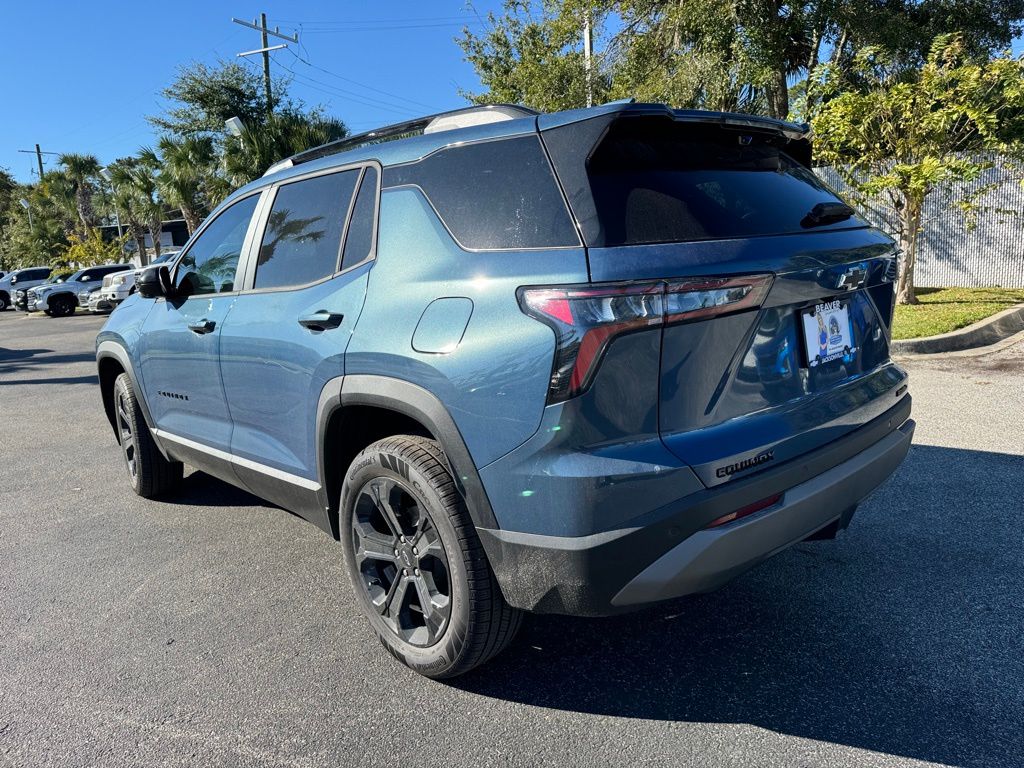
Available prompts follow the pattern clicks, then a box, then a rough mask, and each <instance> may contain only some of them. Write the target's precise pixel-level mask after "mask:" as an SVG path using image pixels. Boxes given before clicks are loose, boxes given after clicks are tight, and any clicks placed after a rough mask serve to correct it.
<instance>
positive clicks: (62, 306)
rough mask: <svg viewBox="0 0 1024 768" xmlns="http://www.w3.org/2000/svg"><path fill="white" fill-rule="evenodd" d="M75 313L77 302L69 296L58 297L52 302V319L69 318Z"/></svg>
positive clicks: (50, 312)
mask: <svg viewBox="0 0 1024 768" xmlns="http://www.w3.org/2000/svg"><path fill="white" fill-rule="evenodd" d="M74 313H75V302H74V299H71V298H69V297H67V296H56V297H54V298H53V299H52V300H51V301H50V309H49V314H50V315H51V316H52V317H67V316H68V315H73V314H74Z"/></svg>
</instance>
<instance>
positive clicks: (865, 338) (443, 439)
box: [97, 103, 914, 677]
mask: <svg viewBox="0 0 1024 768" xmlns="http://www.w3.org/2000/svg"><path fill="white" fill-rule="evenodd" d="M810 165H811V146H810V142H809V136H808V134H807V130H806V127H805V126H798V125H794V124H791V123H785V122H779V121H776V120H770V119H766V118H758V117H751V116H745V115H732V114H721V113H709V112H691V111H679V110H672V109H670V108H667V107H664V106H661V105H652V104H634V103H615V104H608V105H604V106H600V107H595V108H591V109H585V110H577V111H570V112H561V113H555V114H538V113H536V112H533V111H531V110H528V109H525V108H522V107H517V106H504V105H497V106H490V107H474V108H469V109H465V110H459V111H456V112H451V113H446V114H442V115H436V116H431V117H426V118H422V119H420V120H416V121H411V122H408V123H403V124H401V125H397V126H391V127H388V128H384V129H380V130H377V131H374V132H372V133H370V134H364V135H361V136H355V137H350V138H346V139H343V140H340V141H338V142H335V143H333V144H328V145H325V146H323V147H319V148H316V149H313V150H310V151H308V152H305V153H302V154H300V155H297V156H295V157H293V158H290V159H289V160H286V161H284V162H283V163H279V164H278V165H276V166H274V167H273V168H271V169H270V171H268V172H267V174H266V175H265V176H264V177H263V178H261V179H259V180H258V181H256V182H253V183H251V184H249V185H248V186H246V187H244V188H242V189H240V190H238V191H237V192H235V193H234V194H232V195H231V196H230V197H229V198H228V199H227V200H225V201H224V202H223V203H222V204H221V205H220V206H219V207H218V208H217V209H216V210H215V211H214V212H213V213H212V214H211V216H210V217H209V218H208V219H207V221H206V222H205V223H204V224H203V226H202V227H201V228H200V229H199V230H198V231H197V232H196V233H195V234H194V235H193V237H192V238H191V240H190V241H189V243H188V244H187V245H186V246H185V248H184V250H183V251H182V253H181V254H180V255H179V256H178V257H177V259H176V260H174V262H173V263H171V264H170V265H161V266H158V267H153V268H150V269H148V270H146V271H144V272H142V273H141V274H140V276H139V279H138V283H137V284H138V289H139V290H138V293H137V294H136V295H133V296H131V297H130V298H129V299H128V300H126V301H125V302H124V303H123V304H122V305H121V306H120V307H119V308H118V309H117V311H116V312H114V313H113V315H112V316H111V318H110V320H109V321H108V322H107V324H106V326H105V327H104V329H103V330H102V332H101V333H100V334H99V336H98V338H97V359H98V365H99V380H100V387H101V390H102V399H103V405H104V408H105V409H106V413H107V417H108V418H109V420H110V423H111V425H112V426H113V428H114V432H115V434H116V436H117V439H118V442H119V444H120V446H121V449H122V453H123V456H124V462H125V465H126V467H127V470H128V476H129V478H130V480H131V483H132V486H133V488H134V489H135V491H136V492H137V493H138V494H140V495H142V496H145V497H151V496H157V495H159V494H164V493H169V492H171V491H173V489H174V487H175V485H176V484H177V483H178V482H179V481H180V480H181V478H182V465H183V464H189V465H191V466H192V467H195V468H197V469H200V470H202V471H204V472H207V473H209V474H212V475H215V476H216V477H219V478H222V479H223V480H226V481H227V482H229V483H232V484H234V485H237V486H239V487H242V488H245V489H247V490H249V491H251V492H252V493H254V494H257V495H258V496H261V497H263V498H265V499H268V500H269V501H271V502H273V503H275V504H278V505H280V506H282V507H284V508H285V509H288V510H290V511H292V512H294V513H296V514H298V515H301V516H302V517H304V518H306V519H307V520H309V521H311V522H312V523H314V524H315V525H317V526H319V527H320V528H322V529H323V530H324V531H325V532H326V533H327V534H328V535H330V536H332V537H334V538H335V539H337V540H339V541H340V542H341V545H342V548H343V549H344V552H345V560H346V563H347V568H348V573H349V575H350V577H351V580H352V583H353V585H354V588H355V592H356V595H357V598H358V603H359V604H360V606H361V608H362V610H363V611H364V612H365V613H366V615H367V617H368V618H369V621H370V624H371V625H372V627H373V629H374V630H375V632H376V633H377V635H378V636H379V637H380V639H381V640H382V642H383V644H384V645H385V647H386V648H387V649H388V650H389V651H390V652H391V653H392V654H394V655H395V656H396V657H397V658H398V659H400V660H401V661H402V662H404V663H405V664H407V665H408V666H410V667H411V668H413V669H415V670H417V671H418V672H420V673H422V674H424V675H428V676H431V677H451V676H454V675H457V674H460V673H462V672H465V671H467V670H469V669H471V668H473V667H475V666H476V665H478V664H481V663H483V662H485V661H487V660H488V659H489V658H491V657H493V656H494V655H495V654H497V653H498V652H500V651H501V650H502V649H503V648H504V647H506V646H507V645H508V644H509V642H510V641H511V640H512V638H513V636H514V634H515V632H516V630H517V628H518V627H519V624H520V621H521V617H522V615H523V612H524V611H538V612H549V613H564V614H574V615H585V616H599V615H607V614H611V613H615V612H618V611H625V610H629V609H633V608H637V607H639V606H644V605H648V604H650V603H653V602H655V601H660V600H665V599H668V598H675V597H679V596H682V595H689V594H695V593H701V592H707V591H710V590H713V589H716V588H717V587H719V586H721V585H722V584H724V583H726V582H727V581H729V580H730V579H732V578H733V577H735V576H737V575H738V574H740V573H742V572H743V571H745V570H746V569H748V568H750V567H751V566H753V565H754V564H756V563H758V562H760V561H763V560H765V559H766V558H768V557H770V556H771V555H773V554H775V553H777V552H779V551H780V550H782V549H784V548H786V547H787V546H789V545H791V544H793V543H795V542H799V541H802V540H806V539H819V538H833V537H834V536H835V535H836V534H837V532H838V531H840V530H842V529H843V528H845V527H846V526H847V525H848V524H849V522H850V519H851V517H852V515H853V513H854V510H855V509H856V507H857V504H858V503H859V502H860V501H861V500H862V499H863V498H864V497H865V496H867V495H868V494H869V493H870V492H871V491H872V490H873V489H875V488H876V487H877V486H878V485H879V484H880V483H882V482H883V481H884V480H885V479H886V478H887V477H888V476H889V475H890V474H891V473H892V472H893V471H894V470H895V469H896V467H897V466H898V465H899V464H900V462H901V461H902V460H903V458H904V456H905V455H906V453H907V450H908V447H909V445H910V442H911V437H912V434H913V431H914V422H913V421H912V420H911V419H910V395H909V394H908V393H907V376H906V374H905V373H904V371H902V370H901V369H900V368H899V367H898V366H897V365H895V364H894V363H893V362H892V361H891V360H890V357H889V342H890V325H891V319H892V312H893V303H894V291H893V280H894V278H895V276H896V259H895V250H894V246H893V243H892V241H891V240H890V239H889V238H888V237H886V236H885V235H883V234H882V233H881V232H879V231H877V230H875V229H873V228H872V227H870V226H869V225H868V224H867V223H866V222H865V221H864V220H862V219H861V218H859V217H858V216H857V215H856V214H855V213H854V211H853V210H851V209H850V208H849V207H847V206H846V205H845V204H844V203H843V202H842V201H841V200H840V199H839V198H838V197H837V196H836V194H835V193H834V192H833V191H831V190H830V189H829V188H828V187H826V186H825V185H824V184H822V182H821V181H819V180H818V178H817V177H816V176H815V175H814V174H813V173H812V172H811V170H810Z"/></svg>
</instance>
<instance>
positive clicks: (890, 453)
mask: <svg viewBox="0 0 1024 768" xmlns="http://www.w3.org/2000/svg"><path fill="white" fill-rule="evenodd" d="M909 416H910V397H909V395H908V396H905V397H903V398H902V400H901V401H900V402H899V403H898V404H897V405H896V406H894V407H893V408H892V409H890V410H889V411H888V412H886V413H884V414H882V415H881V416H879V417H878V418H876V419H874V420H873V421H871V422H869V423H868V424H866V425H864V426H863V427H861V428H860V429H858V430H856V431H854V432H852V433H850V434H848V435H847V436H845V437H844V438H842V439H840V440H836V441H834V442H833V443H831V444H829V445H827V446H825V447H824V448H821V449H819V450H817V451H815V452H813V453H811V454H808V455H807V456H803V457H801V458H799V459H796V460H793V461H790V462H787V463H786V464H784V465H781V466H779V467H774V468H772V469H768V470H764V471H762V472H758V473H757V474H755V475H753V476H750V477H746V478H742V479H737V480H733V481H731V482H729V483H727V484H725V485H723V486H719V487H716V488H713V489H707V490H704V491H699V492H697V493H694V494H691V495H688V496H686V497H685V498H682V499H679V500H677V501H675V502H673V503H671V504H667V505H665V506H664V507H663V508H662V509H661V510H659V514H658V515H657V516H656V519H655V521H654V522H652V523H650V524H648V525H645V526H643V527H639V528H629V529H621V530H613V531H607V532H603V533H598V534H594V535H591V536H582V537H562V536H543V535H537V534H527V533H517V532H514V531H507V530H493V529H479V532H480V536H481V540H482V541H483V544H484V548H485V550H486V551H487V554H488V557H489V559H490V562H491V566H492V568H493V569H494V571H495V574H496V576H497V579H498V582H499V584H500V585H501V587H502V591H503V593H504V595H505V598H506V600H508V602H509V603H510V604H511V605H513V606H516V607H518V608H523V609H526V610H531V611H537V612H544V613H566V614H573V615H589V616H599V615H607V614H611V613H616V612H619V611H623V610H628V609H630V608H633V607H638V606H641V605H644V604H647V603H652V602H657V601H659V600H665V599H669V598H674V597H680V596H683V595H688V594H694V593H700V592H708V591H711V590H713V589H716V588H718V587H720V586H722V585H723V584H725V583H726V582H728V581H730V580H731V579H733V578H735V577H736V576H738V575H739V574H741V573H743V572H744V571H746V570H747V569H749V568H751V567H752V566H754V565H756V564H757V563H760V562H762V561H763V560H766V559H767V558H769V557H771V556H772V555H774V554H776V553H777V552H779V551H781V550H782V549H785V548H786V547H788V546H790V545H792V544H794V543H796V542H798V541H801V540H802V539H805V538H807V537H808V536H811V535H813V534H815V533H816V532H818V531H821V530H822V529H824V528H826V527H829V526H834V527H837V528H844V527H846V524H848V523H849V520H850V517H851V516H852V513H853V510H854V508H855V507H856V506H857V504H858V503H859V502H860V501H861V500H862V499H864V497H866V496H867V495H868V494H869V493H871V491H873V490H874V489H875V488H877V487H878V486H879V485H880V484H881V483H882V482H883V481H884V480H885V479H886V478H888V477H889V475H891V474H892V473H893V471H895V469H896V468H897V467H898V466H899V465H900V463H901V462H902V461H903V459H904V457H905V456H906V454H907V451H908V450H909V448H910V443H911V439H912V438H913V434H914V426H915V425H914V422H913V421H912V420H910V418H909ZM778 493H782V494H783V496H782V498H781V500H780V501H779V502H778V503H777V504H776V505H774V506H772V507H770V508H768V509H766V510H764V511H763V512H759V513H757V514H755V515H753V516H751V517H748V518H743V519H741V520H738V521H736V522H734V523H730V524H727V525H724V526H720V527H716V528H712V529H708V528H707V525H708V524H709V523H711V522H712V521H714V520H716V519H717V518H719V517H721V516H722V515H724V514H727V513H729V512H731V511H734V510H736V509H740V508H742V507H744V506H746V505H748V504H752V503H754V502H757V501H760V500H762V499H765V498H768V497H770V496H773V495H775V494H778Z"/></svg>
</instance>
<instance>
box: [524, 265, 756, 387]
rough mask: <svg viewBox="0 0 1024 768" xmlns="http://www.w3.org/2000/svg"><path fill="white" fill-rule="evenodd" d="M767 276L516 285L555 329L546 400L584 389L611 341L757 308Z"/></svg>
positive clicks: (528, 307)
mask: <svg viewBox="0 0 1024 768" xmlns="http://www.w3.org/2000/svg"><path fill="white" fill-rule="evenodd" d="M771 280H772V278H771V275H745V276H743V277H720V278H719V277H714V278H697V279H686V280H670V281H657V282H645V283H598V284H590V285H568V286H553V287H539V288H520V289H519V305H520V307H521V308H522V310H523V312H525V313H526V314H527V315H529V316H530V317H533V318H536V319H537V320H540V321H541V322H543V323H545V324H547V325H549V326H551V328H552V329H553V330H554V332H555V362H554V368H553V370H552V373H551V384H550V386H549V388H548V402H550V403H557V402H561V401H563V400H568V399H569V398H571V397H575V396H576V395H579V394H581V393H582V392H584V391H586V389H587V387H588V386H590V383H591V381H592V380H593V377H594V374H595V372H596V371H597V368H598V365H599V363H600V362H601V356H602V355H603V354H604V352H605V350H606V349H607V348H608V345H609V344H610V343H611V341H612V339H614V338H615V337H617V336H622V335H623V334H626V333H632V332H634V331H639V330H643V329H645V328H650V327H652V326H656V325H674V324H676V323H687V322H693V321H695V320H706V319H707V318H710V317H718V316H721V315H728V314H732V313H734V312H742V311H744V310H748V309H753V308H755V307H759V306H761V302H763V301H764V297H765V296H766V295H767V294H768V288H769V287H770V286H771Z"/></svg>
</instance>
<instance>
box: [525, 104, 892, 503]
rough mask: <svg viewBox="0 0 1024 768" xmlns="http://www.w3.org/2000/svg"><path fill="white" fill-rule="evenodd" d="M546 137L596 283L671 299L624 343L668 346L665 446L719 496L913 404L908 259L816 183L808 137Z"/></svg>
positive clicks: (609, 129)
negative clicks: (904, 310) (899, 339)
mask: <svg viewBox="0 0 1024 768" xmlns="http://www.w3.org/2000/svg"><path fill="white" fill-rule="evenodd" d="M540 120H541V129H542V136H543V137H544V140H545V145H546V146H547V148H548V151H549V154H550V157H551V160H552V165H553V166H554V168H555V170H556V172H557V174H558V176H559V179H560V181H561V182H562V184H563V189H564V190H565V192H566V196H567V198H568V199H569V202H570V205H571V207H572V208H573V211H574V213H575V214H576V217H577V221H578V223H579V225H580V229H581V232H582V234H583V237H584V241H585V244H586V245H587V248H588V260H589V268H590V278H591V284H605V283H612V284H615V285H616V286H618V287H617V288H616V290H618V291H622V290H629V291H634V290H635V289H636V288H637V286H652V287H649V288H646V289H644V288H641V290H650V291H653V292H655V293H656V294H658V296H659V297H660V298H658V300H657V301H653V300H651V299H650V298H645V300H644V305H643V306H644V310H643V314H644V316H645V321H644V323H643V324H642V328H638V327H636V326H634V327H629V326H628V324H625V325H622V327H623V328H625V329H626V330H627V331H629V332H636V331H637V330H639V331H641V332H645V333H660V334H661V343H660V353H659V354H660V366H659V370H660V375H659V382H658V403H657V412H658V424H659V429H660V433H661V437H662V440H663V442H664V443H665V445H666V446H667V447H668V448H669V450H670V451H672V452H673V453H674V454H675V455H676V456H677V457H678V458H680V459H681V460H683V461H685V462H686V463H687V464H689V465H690V466H691V467H692V468H693V470H694V471H695V473H696V474H697V475H698V476H699V477H700V478H701V480H702V481H703V482H704V483H705V484H706V485H707V486H714V485H719V484H721V483H724V482H728V481H729V480H730V479H732V478H733V477H738V476H743V475H747V474H751V473H753V472H756V471H758V470H759V469H763V468H767V467H768V466H774V465H776V464H779V463H781V462H783V461H787V460H790V459H793V458H796V457H798V456H800V455H801V454H804V453H807V452H808V451H812V450H814V449H815V448H818V447H820V446H822V445H824V444H826V443H828V442H830V441H832V440H834V439H836V438H839V437H841V436H843V435H844V434H846V433H848V432H850V431H851V430H853V429H856V428H857V427H858V426H861V425H863V424H865V423H866V422H868V421H870V420H871V419H873V418H874V417H876V416H879V415H881V414H882V413H884V412H885V411H886V410H888V409H889V408H891V407H893V406H894V405H895V404H896V402H897V400H898V398H899V397H902V396H903V394H904V392H905V390H906V387H905V385H904V382H905V378H906V376H905V374H904V373H903V372H902V371H901V370H900V369H899V368H897V367H896V366H895V365H893V364H892V363H891V361H890V359H889V339H890V323H891V318H892V311H893V285H892V281H893V279H894V278H895V258H894V249H893V243H892V241H891V240H890V239H889V238H887V237H886V236H885V235H883V234H882V233H881V232H879V231H877V230H875V229H872V228H870V227H869V226H868V225H867V223H866V222H865V221H863V220H862V219H860V218H858V217H857V216H856V215H855V214H854V213H853V211H852V210H850V209H848V208H846V206H845V205H844V204H843V203H842V201H841V200H840V199H839V198H838V197H837V196H836V195H835V193H834V192H833V191H832V190H830V189H829V188H827V187H826V186H825V185H824V184H823V183H822V182H821V181H820V180H818V179H817V177H816V176H815V175H814V174H813V173H812V171H811V170H810V169H809V167H808V166H809V164H810V147H809V144H808V142H807V139H806V136H805V135H803V134H802V132H801V129H800V128H799V127H798V126H791V125H789V124H784V123H779V122H776V121H768V120H757V119H754V118H750V119H747V118H744V119H738V118H731V117H729V116H722V115H712V116H708V115H707V113H704V114H701V113H680V112H675V113H673V112H669V111H667V110H664V109H663V108H662V109H661V110H660V111H659V110H657V109H655V108H650V110H648V111H645V110H644V109H634V110H633V111H625V112H621V113H617V114H609V115H604V116H599V117H597V118H591V119H588V120H584V121H582V122H578V123H574V124H568V125H564V126H559V125H557V124H551V125H547V126H545V124H544V122H543V121H544V117H541V118H540ZM581 148H582V149H581ZM622 286H625V288H623V287H622ZM620 303H621V302H620ZM652 307H653V308H654V312H655V314H658V315H660V317H661V321H660V322H658V323H656V324H652V323H651V322H650V320H649V318H650V315H651V314H652ZM652 325H656V327H652ZM609 343H614V339H612V340H611V341H610V342H609ZM583 349H584V350H586V345H585V344H584V345H583ZM894 426H896V425H894Z"/></svg>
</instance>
